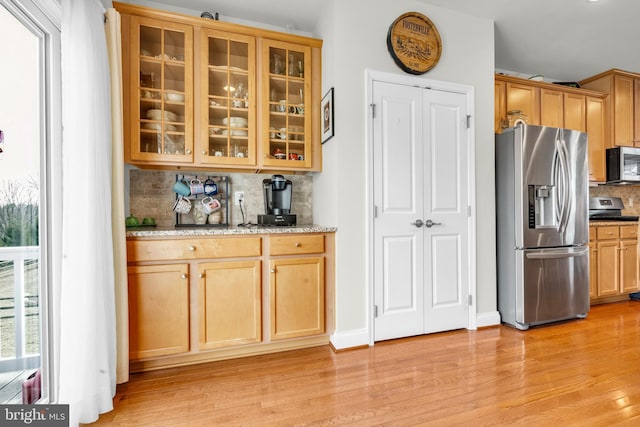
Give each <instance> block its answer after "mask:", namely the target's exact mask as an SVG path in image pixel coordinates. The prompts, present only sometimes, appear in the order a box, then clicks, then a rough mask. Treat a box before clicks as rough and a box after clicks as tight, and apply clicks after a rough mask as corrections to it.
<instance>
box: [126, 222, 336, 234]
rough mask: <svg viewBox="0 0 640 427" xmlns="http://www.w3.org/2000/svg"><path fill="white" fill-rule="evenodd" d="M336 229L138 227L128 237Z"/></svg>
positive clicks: (325, 229) (129, 230) (332, 230)
mask: <svg viewBox="0 0 640 427" xmlns="http://www.w3.org/2000/svg"><path fill="white" fill-rule="evenodd" d="M336 231H337V228H336V227H325V226H322V225H315V224H312V225H298V226H295V227H278V226H276V227H265V226H258V225H252V226H250V227H238V226H235V225H233V226H229V227H136V228H127V232H126V237H183V236H196V237H197V236H238V235H247V234H295V233H335V232H336Z"/></svg>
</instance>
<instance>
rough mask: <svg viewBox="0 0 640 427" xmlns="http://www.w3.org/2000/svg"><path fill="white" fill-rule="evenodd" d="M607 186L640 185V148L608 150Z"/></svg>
mask: <svg viewBox="0 0 640 427" xmlns="http://www.w3.org/2000/svg"><path fill="white" fill-rule="evenodd" d="M607 184H638V185H640V148H634V147H615V148H607Z"/></svg>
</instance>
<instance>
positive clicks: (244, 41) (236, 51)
mask: <svg viewBox="0 0 640 427" xmlns="http://www.w3.org/2000/svg"><path fill="white" fill-rule="evenodd" d="M200 46H201V52H200V58H201V59H202V69H201V72H200V74H201V76H202V79H201V82H200V84H201V85H202V87H201V88H200V89H199V93H203V94H205V96H202V100H201V112H202V117H203V118H204V120H205V124H206V126H202V127H201V128H200V129H199V130H198V131H199V132H200V136H199V144H200V145H199V147H198V153H197V155H198V157H199V162H200V163H205V164H224V165H255V163H256V144H255V140H256V138H255V132H256V124H255V117H256V115H255V111H256V87H255V86H256V78H255V75H256V71H255V38H253V37H249V36H247V37H245V36H242V35H229V33H224V32H220V31H215V30H203V36H202V41H201V43H200Z"/></svg>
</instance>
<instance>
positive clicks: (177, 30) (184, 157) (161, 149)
mask: <svg viewBox="0 0 640 427" xmlns="http://www.w3.org/2000/svg"><path fill="white" fill-rule="evenodd" d="M131 22H132V29H133V31H134V34H135V37H133V38H132V39H133V41H134V45H133V46H131V59H132V61H131V62H132V64H133V68H134V71H133V73H134V76H137V77H138V78H136V77H134V78H132V79H131V84H132V85H133V87H132V88H131V89H132V90H131V91H130V93H131V96H132V98H133V99H131V103H132V105H133V109H132V113H133V114H131V116H130V120H132V123H131V126H130V128H131V132H132V135H131V138H132V139H131V144H130V146H131V153H130V155H131V158H132V159H134V160H143V161H144V160H154V161H158V160H165V161H171V162H192V161H193V137H192V135H193V130H192V126H193V125H192V123H193V117H192V116H193V108H192V107H191V106H192V105H193V101H192V97H193V65H192V64H193V33H192V29H191V27H189V26H186V25H180V24H174V23H168V22H162V21H158V20H147V19H145V18H138V17H134V18H133V19H132V21H131ZM136 68H137V69H136Z"/></svg>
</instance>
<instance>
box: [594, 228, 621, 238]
mask: <svg viewBox="0 0 640 427" xmlns="http://www.w3.org/2000/svg"><path fill="white" fill-rule="evenodd" d="M619 236H620V233H619V231H618V226H617V225H612V226H610V227H598V240H607V239H617V238H618V237H619Z"/></svg>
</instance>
